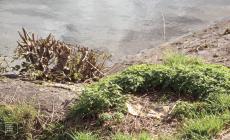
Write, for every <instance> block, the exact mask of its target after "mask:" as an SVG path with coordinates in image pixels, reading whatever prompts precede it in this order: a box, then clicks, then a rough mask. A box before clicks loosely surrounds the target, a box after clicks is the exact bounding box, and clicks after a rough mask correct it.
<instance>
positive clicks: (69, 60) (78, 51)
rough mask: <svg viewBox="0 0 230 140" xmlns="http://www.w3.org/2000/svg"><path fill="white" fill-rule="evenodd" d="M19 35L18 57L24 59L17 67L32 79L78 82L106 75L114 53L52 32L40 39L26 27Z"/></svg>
mask: <svg viewBox="0 0 230 140" xmlns="http://www.w3.org/2000/svg"><path fill="white" fill-rule="evenodd" d="M19 36H20V40H19V41H18V48H17V49H16V59H21V61H22V62H21V65H17V66H15V70H19V71H20V73H21V74H22V75H27V76H29V77H30V78H32V79H43V80H53V81H73V82H76V81H84V80H86V79H94V78H98V77H102V76H103V73H102V71H103V70H104V69H105V61H106V60H108V58H109V57H110V55H108V54H106V53H104V52H100V51H96V50H91V49H88V48H86V47H83V46H79V45H77V46H73V45H71V44H67V43H65V42H61V41H58V40H56V39H55V38H54V36H52V35H51V34H50V35H49V36H48V37H46V38H44V39H43V38H39V39H38V38H35V35H34V33H27V32H26V30H25V29H22V33H20V32H19Z"/></svg>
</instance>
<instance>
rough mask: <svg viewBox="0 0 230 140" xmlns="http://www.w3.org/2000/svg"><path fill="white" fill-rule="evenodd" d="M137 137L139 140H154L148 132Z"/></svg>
mask: <svg viewBox="0 0 230 140" xmlns="http://www.w3.org/2000/svg"><path fill="white" fill-rule="evenodd" d="M136 137H137V138H136V139H137V140H153V137H152V136H151V135H150V134H149V133H147V132H142V133H140V134H139V135H138V136H136Z"/></svg>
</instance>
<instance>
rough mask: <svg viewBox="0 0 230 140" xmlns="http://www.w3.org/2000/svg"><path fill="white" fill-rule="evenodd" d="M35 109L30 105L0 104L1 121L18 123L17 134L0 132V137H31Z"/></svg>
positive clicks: (35, 113)
mask: <svg viewBox="0 0 230 140" xmlns="http://www.w3.org/2000/svg"><path fill="white" fill-rule="evenodd" d="M36 115H37V112H36V110H35V109H34V108H33V107H32V106H30V105H25V104H23V105H0V118H1V119H2V121H3V122H6V123H7V122H10V123H14V124H17V125H18V134H15V135H9V136H8V135H5V134H3V133H1V134H0V136H1V138H0V139H32V131H33V123H34V119H35V116H36Z"/></svg>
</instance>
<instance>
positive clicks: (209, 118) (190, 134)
mask: <svg viewBox="0 0 230 140" xmlns="http://www.w3.org/2000/svg"><path fill="white" fill-rule="evenodd" d="M229 115H230V114H229V112H227V113H225V114H223V115H204V116H203V117H200V118H197V119H190V120H188V121H186V122H185V124H184V127H183V130H182V131H183V133H184V135H183V137H184V138H187V139H194V140H200V139H211V138H213V137H214V136H215V135H216V134H217V133H218V132H220V131H221V130H222V129H223V128H224V126H225V125H226V124H227V123H229V119H230V116H229Z"/></svg>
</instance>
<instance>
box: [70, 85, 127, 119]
mask: <svg viewBox="0 0 230 140" xmlns="http://www.w3.org/2000/svg"><path fill="white" fill-rule="evenodd" d="M125 102H126V98H125V96H124V95H122V93H121V89H120V87H119V86H118V85H116V84H112V83H103V84H101V85H100V84H98V85H92V86H90V87H88V88H86V90H85V91H84V92H83V93H82V95H81V97H80V101H79V102H78V104H76V105H75V106H74V107H73V108H72V115H74V116H75V115H80V116H82V117H86V116H92V115H94V116H97V115H98V114H100V113H104V112H106V111H114V112H123V111H124V110H125V109H126V108H125Z"/></svg>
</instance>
